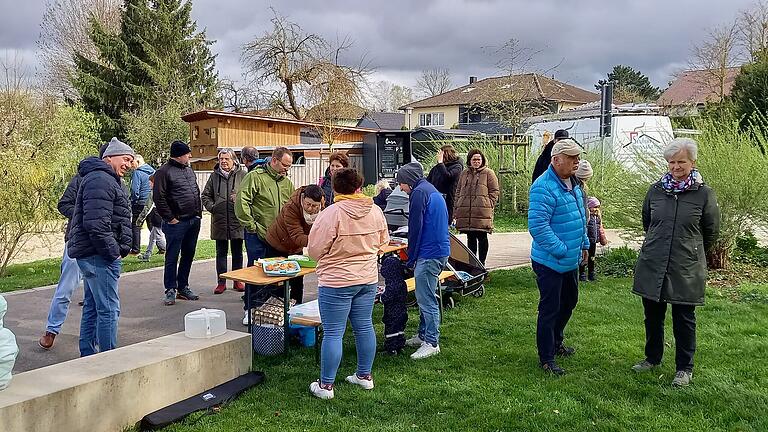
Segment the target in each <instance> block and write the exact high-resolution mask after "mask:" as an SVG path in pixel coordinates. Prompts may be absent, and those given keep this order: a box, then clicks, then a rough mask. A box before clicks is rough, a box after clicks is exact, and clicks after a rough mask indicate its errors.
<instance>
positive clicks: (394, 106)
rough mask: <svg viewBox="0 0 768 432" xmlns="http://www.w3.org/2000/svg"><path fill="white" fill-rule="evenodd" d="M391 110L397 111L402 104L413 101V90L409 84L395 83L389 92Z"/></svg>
mask: <svg viewBox="0 0 768 432" xmlns="http://www.w3.org/2000/svg"><path fill="white" fill-rule="evenodd" d="M389 98H390V105H389V110H390V111H392V112H396V111H397V110H399V109H400V107H401V106H405V105H408V104H409V103H411V102H413V90H412V89H411V88H410V87H407V86H401V85H397V84H395V85H393V86H392V88H391V89H390V92H389Z"/></svg>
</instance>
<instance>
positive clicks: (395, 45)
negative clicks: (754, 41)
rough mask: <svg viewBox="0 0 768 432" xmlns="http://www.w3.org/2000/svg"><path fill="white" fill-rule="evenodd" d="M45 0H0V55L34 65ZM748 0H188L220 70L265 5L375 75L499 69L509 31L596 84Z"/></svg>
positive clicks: (678, 55) (680, 60)
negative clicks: (344, 47) (495, 50)
mask: <svg viewBox="0 0 768 432" xmlns="http://www.w3.org/2000/svg"><path fill="white" fill-rule="evenodd" d="M45 3H46V0H28V1H23V2H21V1H15V0H0V5H1V6H2V8H1V9H0V55H2V56H3V57H6V56H12V55H13V53H14V52H18V53H19V55H20V56H22V58H23V59H24V62H25V64H26V66H27V67H29V68H32V69H34V68H35V67H36V63H37V62H36V58H35V43H36V40H37V37H38V34H39V24H40V20H41V18H42V15H43V11H44V9H45ZM752 3H753V0H729V1H722V0H671V1H670V0H665V1H661V0H632V1H622V0H600V1H598V0H579V1H567V0H537V1H523V0H474V1H470V0H419V1H413V0H385V1H360V0H356V1H347V0H301V1H299V0H291V1H282V2H280V1H266V0H194V1H193V15H194V18H195V19H196V20H197V23H198V26H199V27H200V28H206V29H207V35H208V37H209V39H213V40H215V41H216V43H215V45H214V46H213V50H214V52H216V53H218V58H217V67H218V69H219V74H220V76H227V77H231V78H238V77H239V76H240V70H241V67H240V63H239V54H240V47H241V46H242V44H243V43H245V42H247V41H248V40H250V39H252V38H254V37H255V36H259V35H262V34H263V33H264V32H265V31H267V30H269V29H271V24H270V23H269V20H270V18H271V17H272V12H271V11H270V10H269V7H270V6H273V7H275V8H276V9H277V10H278V11H279V12H280V13H281V14H283V15H286V16H287V17H288V18H289V19H290V20H291V21H294V22H296V23H298V24H299V25H301V26H302V27H303V28H304V29H305V30H307V31H309V32H314V33H317V34H320V35H321V36H323V37H325V38H326V39H328V40H331V41H333V40H336V39H337V37H338V38H343V37H344V36H346V35H349V36H351V37H352V38H353V39H354V40H355V46H354V52H353V53H352V56H351V57H352V58H359V56H361V55H363V54H365V55H366V56H367V58H368V59H369V60H370V61H371V64H372V65H373V66H376V68H377V71H376V74H375V79H386V80H389V81H392V82H395V83H397V84H402V85H408V86H413V85H414V84H415V81H416V77H417V76H418V74H419V71H421V70H422V69H425V68H435V67H440V68H447V69H449V70H450V72H451V75H452V78H453V85H454V87H457V86H460V85H464V84H465V83H466V82H467V80H468V77H469V76H470V75H474V76H478V77H479V78H484V77H487V76H493V75H499V71H498V69H496V67H495V66H494V63H495V59H494V58H493V57H492V55H491V54H492V49H489V48H484V47H494V46H499V45H500V44H502V43H504V41H506V40H508V39H510V38H516V39H519V40H520V41H522V42H523V43H524V44H525V45H526V46H529V47H532V48H534V49H536V50H540V51H541V53H540V54H539V55H538V56H537V57H536V59H535V63H536V64H535V65H532V68H533V69H535V70H546V69H549V68H551V67H552V66H554V65H559V66H558V67H557V68H556V69H555V70H554V71H552V72H550V74H554V75H555V78H557V79H559V80H561V81H564V82H568V83H570V84H574V85H577V86H580V87H583V88H585V89H588V90H592V89H593V87H592V86H593V85H594V83H595V82H596V81H597V80H598V79H600V78H602V77H604V76H605V74H606V73H607V72H608V71H609V70H610V69H611V68H612V66H613V65H615V64H625V65H629V66H632V67H634V68H636V69H638V70H640V71H641V72H643V73H645V74H646V75H648V76H649V77H650V78H651V81H652V82H653V83H654V85H656V86H659V87H662V88H664V87H666V85H667V83H668V82H669V81H670V79H671V78H672V74H673V73H674V72H676V71H679V70H681V69H683V68H684V67H685V65H686V63H687V59H688V57H689V54H690V50H691V46H692V44H693V43H694V42H695V41H697V40H699V39H700V38H702V37H703V36H704V34H705V32H706V31H707V29H709V28H711V27H713V26H717V25H722V24H724V23H727V22H729V21H731V20H732V19H733V18H734V17H735V16H736V14H737V13H738V12H739V11H740V10H743V9H745V8H747V7H749V6H750V5H751V4H752Z"/></svg>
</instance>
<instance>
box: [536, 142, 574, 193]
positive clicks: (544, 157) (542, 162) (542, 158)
mask: <svg viewBox="0 0 768 432" xmlns="http://www.w3.org/2000/svg"><path fill="white" fill-rule="evenodd" d="M566 138H568V131H567V130H565V129H558V130H557V131H555V138H554V139H553V140H552V141H550V142H548V143H547V145H545V146H544V148H543V149H542V150H541V154H540V155H539V158H538V159H536V166H535V167H533V177H532V178H531V184H533V182H535V181H536V179H537V178H539V176H541V175H542V174H544V171H546V170H547V169H548V168H549V165H550V164H551V163H552V147H554V146H555V143H556V142H558V141H560V140H561V139H566Z"/></svg>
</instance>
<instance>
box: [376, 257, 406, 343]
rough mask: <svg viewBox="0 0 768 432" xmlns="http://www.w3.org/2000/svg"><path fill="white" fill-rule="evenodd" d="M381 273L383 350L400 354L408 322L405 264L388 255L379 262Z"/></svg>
mask: <svg viewBox="0 0 768 432" xmlns="http://www.w3.org/2000/svg"><path fill="white" fill-rule="evenodd" d="M381 275H382V276H383V277H384V281H385V285H386V287H385V289H384V292H383V293H381V303H382V304H383V305H384V317H383V318H382V321H383V322H384V351H385V352H386V353H387V354H392V355H395V354H400V352H401V351H402V349H403V347H404V346H405V324H406V323H407V322H408V310H407V305H406V296H407V295H408V288H407V287H406V285H405V265H404V264H403V262H402V261H400V259H399V258H398V257H397V256H394V255H389V256H387V257H386V258H384V259H383V260H382V262H381Z"/></svg>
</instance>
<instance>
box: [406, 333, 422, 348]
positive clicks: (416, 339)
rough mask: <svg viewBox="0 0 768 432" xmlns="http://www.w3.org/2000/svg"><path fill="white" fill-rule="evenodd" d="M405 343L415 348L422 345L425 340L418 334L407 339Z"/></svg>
mask: <svg viewBox="0 0 768 432" xmlns="http://www.w3.org/2000/svg"><path fill="white" fill-rule="evenodd" d="M405 345H406V346H409V347H414V348H415V347H420V346H422V345H424V340H422V339H421V338H420V337H419V335H416V336H414V337H412V338H410V339H408V340H407V341H405Z"/></svg>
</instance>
